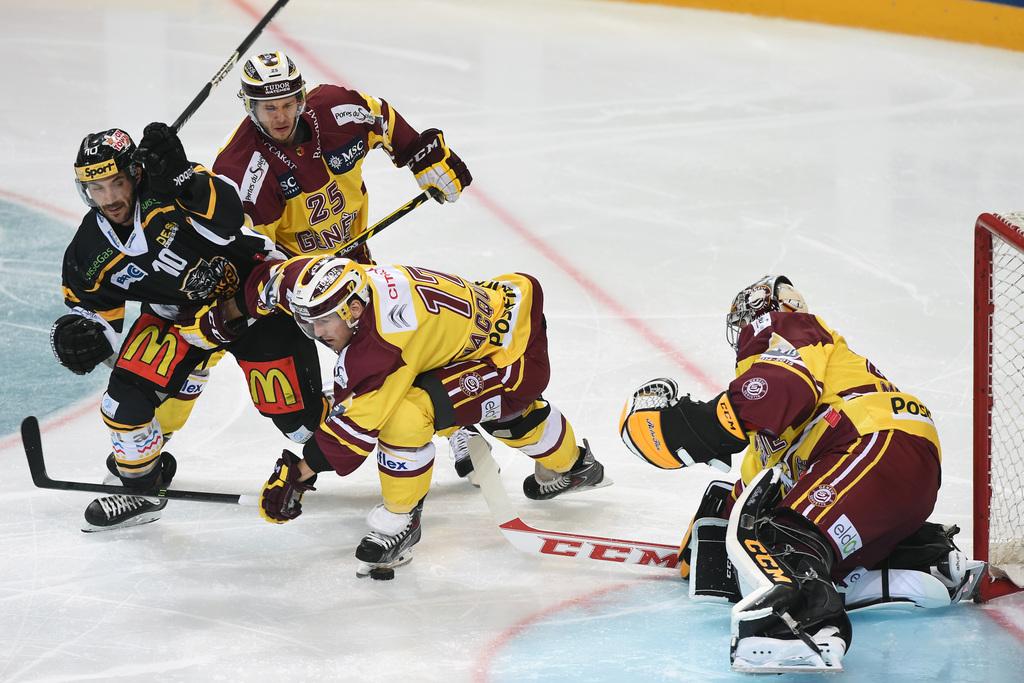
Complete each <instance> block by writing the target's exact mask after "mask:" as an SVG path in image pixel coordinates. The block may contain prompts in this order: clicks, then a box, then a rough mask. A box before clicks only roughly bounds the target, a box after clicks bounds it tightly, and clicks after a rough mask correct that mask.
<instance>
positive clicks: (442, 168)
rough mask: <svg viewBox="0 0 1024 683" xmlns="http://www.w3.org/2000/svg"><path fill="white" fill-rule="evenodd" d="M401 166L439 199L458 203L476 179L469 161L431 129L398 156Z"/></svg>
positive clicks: (397, 161)
mask: <svg viewBox="0 0 1024 683" xmlns="http://www.w3.org/2000/svg"><path fill="white" fill-rule="evenodd" d="M396 163H397V164H398V165H399V166H408V167H409V170H410V171H412V172H413V174H414V175H415V176H416V182H418V183H419V184H420V187H421V188H423V189H424V190H427V191H428V192H430V194H431V196H433V197H434V199H436V200H437V201H438V202H440V203H442V204H443V203H444V202H454V201H455V200H457V199H458V198H459V195H461V194H462V191H463V190H464V189H466V188H467V187H469V184H470V183H471V182H473V176H472V175H471V174H470V172H469V169H468V168H466V164H465V163H463V161H462V159H460V158H459V155H458V154H456V153H455V152H453V151H452V150H450V149H449V148H448V145H446V144H445V142H444V136H443V135H442V134H441V131H439V130H438V129H436V128H429V129H427V130H425V131H423V132H422V133H420V136H419V138H417V139H416V140H415V141H414V142H413V143H412V144H411V145H409V147H408V148H407V149H406V150H404V152H403V153H402V154H401V155H400V156H399V157H398V158H397V159H396Z"/></svg>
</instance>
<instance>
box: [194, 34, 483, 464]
mask: <svg viewBox="0 0 1024 683" xmlns="http://www.w3.org/2000/svg"><path fill="white" fill-rule="evenodd" d="M238 95H239V97H240V98H241V100H242V102H243V104H244V105H245V111H246V112H247V113H248V117H247V118H245V119H243V120H242V122H241V123H240V124H239V125H238V127H237V128H236V129H235V131H234V132H233V133H232V134H231V136H230V138H229V139H228V141H227V143H226V144H225V145H224V147H223V148H222V149H221V150H220V152H219V153H218V155H217V159H216V160H215V161H214V164H213V170H214V172H215V173H217V174H219V175H222V176H225V177H227V178H230V179H231V180H232V181H234V182H235V183H236V184H237V185H238V187H239V191H240V193H241V196H242V201H243V204H244V207H245V211H246V213H247V214H248V215H249V216H250V217H251V219H252V222H253V226H254V227H255V229H256V230H257V231H259V232H261V233H263V234H265V235H267V236H268V237H270V238H271V239H272V240H274V242H275V244H276V245H277V247H278V248H279V249H280V250H281V251H283V252H284V253H285V254H287V255H288V256H296V255H314V254H332V253H333V252H335V251H336V250H337V249H338V247H340V246H341V245H343V244H345V243H346V242H348V241H349V240H350V239H352V238H354V237H358V236H359V235H361V234H362V233H363V232H364V231H365V230H366V227H367V213H368V197H367V192H366V185H365V183H364V182H363V173H362V169H363V161H364V158H365V156H366V154H367V153H369V151H370V150H371V149H374V148H380V149H383V150H384V151H385V152H386V153H387V155H388V156H389V157H390V158H391V161H392V162H393V163H394V164H395V166H397V167H407V168H408V169H409V170H410V171H412V173H413V174H414V175H415V178H416V181H417V182H418V183H419V185H420V187H421V188H423V189H424V190H430V191H431V192H432V193H433V194H434V197H435V198H436V199H437V200H438V201H440V202H454V201H456V200H457V199H458V198H459V196H460V195H461V194H462V191H463V190H464V189H465V188H467V187H469V184H470V183H471V182H472V181H473V176H472V175H471V174H470V172H469V169H467V168H466V164H465V163H463V161H462V159H460V158H459V156H458V155H457V154H456V153H455V152H454V151H452V150H451V149H450V148H449V147H448V145H447V143H446V142H445V138H444V136H443V135H442V133H441V131H439V130H437V129H436V128H430V129H428V130H425V131H423V132H422V133H418V132H416V130H415V129H414V128H412V127H411V126H410V125H409V124H408V123H407V122H406V120H405V119H404V118H403V117H402V115H401V114H399V113H398V112H397V111H396V110H395V109H394V108H393V107H392V106H391V105H390V104H388V103H387V102H386V101H384V100H382V99H377V98H375V97H372V96H370V95H366V94H363V93H359V92H356V91H354V90H350V89H348V88H343V87H340V86H336V85H319V86H316V87H314V88H312V89H311V90H310V91H309V93H308V95H307V92H306V83H305V80H304V79H303V77H302V73H301V72H300V70H299V68H298V67H297V66H296V64H295V62H293V61H292V59H291V58H290V57H289V56H288V55H287V54H285V52H284V51H274V52H264V53H261V54H257V55H253V56H252V57H250V58H249V59H248V60H246V62H245V64H244V65H243V67H242V87H241V90H240V91H239V93H238ZM347 256H348V257H349V258H352V259H355V260H356V261H359V262H360V263H369V262H370V252H369V249H368V248H367V246H366V244H365V243H364V244H363V245H362V246H361V247H360V248H359V249H357V250H355V251H353V252H351V253H350V254H348V255H347ZM471 442H480V443H482V444H486V441H485V440H484V439H483V437H482V436H480V435H479V433H478V432H477V431H476V429H475V428H474V427H472V426H470V427H469V428H468V429H460V430H457V431H455V433H454V434H453V435H452V436H451V438H450V439H449V444H450V447H451V450H452V454H453V457H454V459H455V467H456V471H457V472H458V473H459V476H462V477H465V476H467V475H469V474H470V473H471V472H472V461H471V460H470V459H469V457H468V456H469V444H470V443H471Z"/></svg>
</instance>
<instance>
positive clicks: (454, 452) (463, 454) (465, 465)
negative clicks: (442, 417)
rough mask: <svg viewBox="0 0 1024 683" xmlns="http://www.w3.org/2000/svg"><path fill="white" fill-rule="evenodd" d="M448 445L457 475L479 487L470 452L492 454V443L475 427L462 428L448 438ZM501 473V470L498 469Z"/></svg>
mask: <svg viewBox="0 0 1024 683" xmlns="http://www.w3.org/2000/svg"><path fill="white" fill-rule="evenodd" d="M448 445H449V447H450V448H451V456H452V461H453V462H454V463H455V473H456V474H457V475H459V478H460V479H466V478H468V479H469V483H470V484H472V485H473V486H477V487H479V486H480V484H478V483H477V481H476V476H475V475H474V474H473V460H472V458H470V457H469V454H470V451H473V450H474V449H478V450H479V451H486V452H487V453H490V452H491V444H490V442H489V441H488V440H487V439H486V438H484V435H483V434H481V433H480V431H479V430H478V429H477V428H476V426H475V425H470V426H469V427H461V428H460V429H458V430H457V431H456V432H455V433H454V434H452V435H451V436H449V437H448ZM498 471H499V472H501V469H500V468H499V469H498Z"/></svg>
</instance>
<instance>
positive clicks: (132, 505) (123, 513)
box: [82, 453, 178, 533]
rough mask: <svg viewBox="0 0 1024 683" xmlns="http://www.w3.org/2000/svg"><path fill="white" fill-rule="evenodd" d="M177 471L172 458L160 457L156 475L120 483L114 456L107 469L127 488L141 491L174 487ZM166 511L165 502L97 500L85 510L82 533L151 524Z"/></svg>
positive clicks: (130, 498) (119, 498)
mask: <svg viewBox="0 0 1024 683" xmlns="http://www.w3.org/2000/svg"><path fill="white" fill-rule="evenodd" d="M177 468H178V464H177V462H175V460H174V456H173V455H171V454H170V453H161V454H160V462H159V464H158V465H157V466H156V467H155V468H153V473H155V474H153V473H150V474H149V475H147V476H145V477H140V478H139V479H127V478H126V479H121V478H120V477H119V476H118V473H117V465H116V464H115V462H114V456H113V454H111V455H108V456H107V469H108V470H109V471H110V472H111V473H112V474H113V475H114V476H116V477H118V480H119V481H122V482H124V485H125V486H129V485H131V487H132V488H138V489H140V490H148V489H152V488H159V487H166V486H167V485H168V484H170V483H171V479H172V478H173V477H174V473H175V471H176V470H177ZM165 507H167V500H166V499H154V498H143V497H142V496H131V495H123V494H118V495H113V496H104V497H102V498H97V499H96V500H94V501H92V502H91V503H89V506H88V507H86V508H85V523H86V525H85V526H83V527H82V531H84V532H86V533H92V532H95V531H111V530H113V529H126V528H128V527H132V526H139V525H140V524H149V523H150V522H155V521H156V520H158V519H160V512H161V511H162V510H163V509H164V508H165Z"/></svg>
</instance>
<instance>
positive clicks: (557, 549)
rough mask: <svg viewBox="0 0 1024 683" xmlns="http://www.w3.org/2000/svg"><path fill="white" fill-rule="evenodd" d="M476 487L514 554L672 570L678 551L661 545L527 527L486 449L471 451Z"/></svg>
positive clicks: (674, 547)
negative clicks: (478, 487) (599, 561)
mask: <svg viewBox="0 0 1024 683" xmlns="http://www.w3.org/2000/svg"><path fill="white" fill-rule="evenodd" d="M469 456H470V458H471V459H472V460H473V471H474V473H475V480H476V483H477V484H478V485H479V486H480V491H481V493H483V495H484V500H485V501H486V502H487V507H488V509H489V510H490V511H491V516H492V517H493V518H494V521H495V522H497V524H498V529H499V530H500V531H501V533H502V535H503V536H504V537H505V540H507V541H508V542H509V543H511V544H512V546H513V547H514V548H515V549H516V550H520V551H522V552H524V553H530V554H540V555H553V556H556V557H575V558H579V559H584V560H602V561H605V562H618V563H620V564H637V565H642V566H646V567H654V568H657V569H669V570H675V569H676V565H677V564H678V553H679V548H678V547H677V546H674V545H666V544H664V543H649V542H647V541H629V540H625V539H621V538H607V537H604V536H588V535H585V534H573V533H569V532H565V531H545V530H543V529H537V528H535V527H532V526H530V525H529V524H527V523H526V522H524V521H523V519H522V518H521V517H520V516H519V514H518V513H517V512H516V511H515V510H514V509H513V507H512V502H511V501H510V500H509V498H508V494H507V493H506V492H505V488H504V487H503V486H502V485H501V478H500V477H499V476H498V465H497V463H495V462H494V458H493V457H492V456H491V454H490V452H488V450H485V449H479V450H478V449H473V448H471V449H470V452H469Z"/></svg>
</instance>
